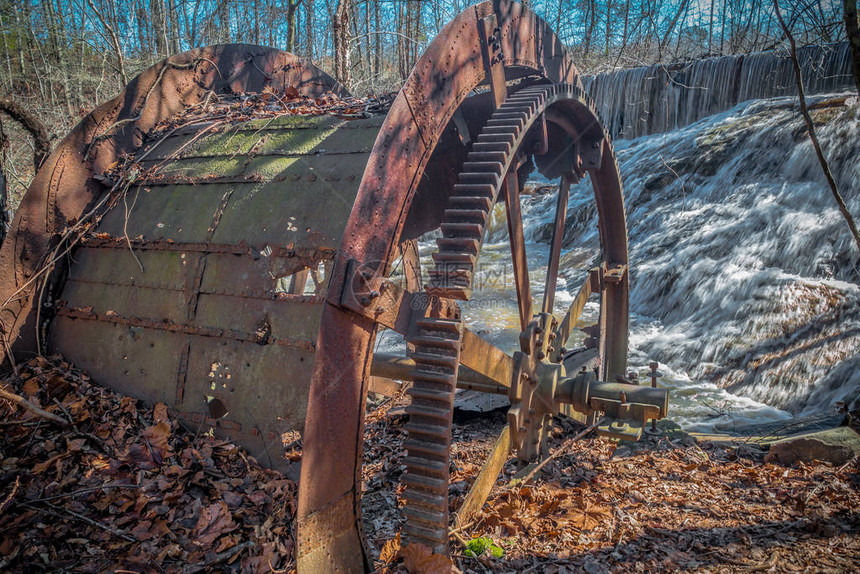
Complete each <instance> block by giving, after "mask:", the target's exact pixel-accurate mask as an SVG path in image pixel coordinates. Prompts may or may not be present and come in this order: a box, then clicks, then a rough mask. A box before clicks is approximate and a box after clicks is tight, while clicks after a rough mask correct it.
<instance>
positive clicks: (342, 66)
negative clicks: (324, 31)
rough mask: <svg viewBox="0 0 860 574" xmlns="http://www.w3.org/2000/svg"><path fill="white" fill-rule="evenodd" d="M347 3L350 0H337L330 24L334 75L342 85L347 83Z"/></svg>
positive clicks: (348, 37) (348, 38)
mask: <svg viewBox="0 0 860 574" xmlns="http://www.w3.org/2000/svg"><path fill="white" fill-rule="evenodd" d="M349 4H350V0H337V7H336V8H335V10H334V18H333V19H332V24H331V25H332V35H333V36H334V77H335V79H337V81H338V82H340V83H341V84H343V85H349V40H350V27H349V13H350V10H349Z"/></svg>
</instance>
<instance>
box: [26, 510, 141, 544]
mask: <svg viewBox="0 0 860 574" xmlns="http://www.w3.org/2000/svg"><path fill="white" fill-rule="evenodd" d="M21 506H26V507H27V508H30V509H31V510H35V511H37V512H44V513H46V514H50V515H51V516H55V517H57V518H63V515H62V514H60V513H58V512H54V511H53V510H47V509H44V508H39V507H38V506H33V505H32V504H29V503H26V502H25V503H23V504H22V505H21ZM55 508H57V510H62V511H63V512H65V513H66V514H68V515H69V516H71V517H72V518H75V519H76V520H80V521H81V522H85V523H86V524H89V525H90V526H95V527H96V528H101V529H102V530H104V531H106V532H110V533H111V534H113V535H114V536H116V537H118V538H122V539H123V540H125V541H126V542H132V543H136V542H140V540H138V539H137V538H135V537H133V536H131V535H130V534H127V533H125V532H123V531H121V530H117V529H116V528H111V527H110V526H108V525H106V524H102V523H101V522H96V521H95V520H93V519H92V518H87V517H86V516H84V515H83V514H79V513H77V512H75V511H73V510H69V509H68V508H63V507H62V506H57V507H55Z"/></svg>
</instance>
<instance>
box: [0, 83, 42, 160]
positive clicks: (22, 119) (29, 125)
mask: <svg viewBox="0 0 860 574" xmlns="http://www.w3.org/2000/svg"><path fill="white" fill-rule="evenodd" d="M0 111H2V112H6V113H7V114H9V117H11V118H12V119H13V120H15V121H16V122H18V123H19V124H21V125H22V126H24V129H26V130H27V131H28V132H30V135H31V136H33V142H34V144H35V145H34V148H35V149H34V151H33V167H34V168H35V169H36V171H38V170H39V167H41V165H42V162H44V161H45V160H46V159H48V155H50V153H51V140H50V139H48V130H46V129H45V124H43V123H42V122H41V121H39V118H37V117H36V116H34V115H33V114H31V113H30V112H28V111H27V110H25V109H24V108H23V107H22V106H21V105H20V104H18V103H16V102H13V101H12V100H10V99H9V98H0Z"/></svg>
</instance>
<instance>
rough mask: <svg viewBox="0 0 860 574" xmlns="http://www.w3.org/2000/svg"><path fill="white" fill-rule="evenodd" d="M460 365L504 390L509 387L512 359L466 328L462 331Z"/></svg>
mask: <svg viewBox="0 0 860 574" xmlns="http://www.w3.org/2000/svg"><path fill="white" fill-rule="evenodd" d="M460 364H461V365H463V366H464V367H468V368H469V369H471V370H473V371H475V372H476V373H480V374H481V375H484V376H485V377H487V378H489V379H492V380H493V382H495V383H496V384H498V385H501V386H503V387H506V388H508V387H510V386H511V377H512V376H513V373H514V360H513V358H512V357H511V356H510V355H508V354H507V353H505V352H504V351H502V350H501V349H499V348H498V347H496V346H495V345H492V344H491V343H489V342H487V341H486V340H485V339H483V338H482V337H480V336H478V335H476V334H475V333H473V332H472V331H470V330H469V329H466V328H464V329H463V343H462V348H461V349H460Z"/></svg>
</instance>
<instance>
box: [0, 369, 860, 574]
mask: <svg viewBox="0 0 860 574" xmlns="http://www.w3.org/2000/svg"><path fill="white" fill-rule="evenodd" d="M3 389H4V390H5V391H7V392H11V393H15V394H17V395H19V396H21V397H25V398H27V399H28V400H29V401H30V403H31V404H37V405H39V406H41V407H42V408H43V409H44V411H46V412H47V413H48V414H50V415H52V416H53V417H54V420H50V419H49V418H47V417H46V414H45V413H42V414H39V413H37V412H35V411H34V410H33V409H30V408H25V406H22V405H20V404H17V403H15V402H13V401H8V400H2V401H0V432H2V437H3V438H2V440H0V571H27V572H38V571H67V572H189V573H190V572H204V571H205V572H209V571H230V572H233V571H235V572H290V571H292V570H293V569H294V564H295V563H294V549H295V542H294V540H295V539H294V533H293V531H292V517H293V515H294V512H295V509H296V485H295V483H293V482H292V481H290V480H289V479H287V478H286V477H284V476H283V475H281V474H279V473H277V472H275V471H272V470H267V469H263V468H261V467H260V466H259V465H258V464H257V463H256V462H255V461H254V460H253V459H252V458H250V457H248V456H246V455H244V454H243V453H242V451H241V450H240V449H238V448H237V447H236V446H235V445H233V444H232V443H230V442H229V441H225V440H223V439H219V438H217V437H214V436H211V435H210V434H206V433H202V434H201V433H194V432H192V431H190V430H189V429H187V428H185V427H183V426H182V425H181V424H180V423H179V421H178V420H176V419H175V418H174V416H173V413H172V412H171V411H170V410H169V409H167V408H166V407H165V406H164V405H162V404H159V405H156V406H154V407H151V406H146V405H144V404H143V403H141V402H139V401H136V400H134V399H130V398H128V397H123V396H120V395H118V394H116V393H113V392H111V391H108V390H106V389H103V388H101V387H99V386H97V385H95V384H93V383H92V382H91V381H90V380H89V378H88V377H87V376H86V375H85V374H84V373H81V372H79V371H76V370H75V369H74V368H72V367H71V366H70V365H68V364H67V363H64V362H63V361H62V360H59V359H54V360H47V359H44V358H39V359H34V360H33V361H31V362H30V363H28V364H26V365H22V366H20V367H19V374H18V375H16V376H11V377H9V378H8V379H7V380H5V381H4V382H3ZM403 402H404V401H403V399H402V398H399V399H398V398H395V399H385V400H382V401H381V402H379V403H376V404H375V406H373V407H372V408H371V409H370V410H369V411H368V415H367V425H366V431H365V432H366V434H365V439H366V440H365V464H364V479H365V480H364V495H363V508H364V523H365V524H364V526H365V532H366V534H367V538H368V545H369V547H370V550H371V553H372V554H373V558H374V567H375V568H377V570H378V571H379V572H385V573H394V572H408V571H411V572H414V573H418V572H422V573H426V574H430V573H439V572H455V571H457V570H460V571H463V572H493V573H502V572H547V573H550V574H553V573H562V572H583V571H584V572H588V573H590V574H593V573H598V572H627V571H651V572H653V571H678V570H695V571H704V572H724V571H725V572H728V571H738V572H739V571H760V572H783V571H786V572H787V571H791V572H794V571H803V572H857V571H860V516H858V512H860V462H858V460H857V459H855V460H853V461H851V462H849V463H847V464H845V465H843V466H840V467H834V466H832V465H829V464H826V463H814V464H802V463H801V464H797V465H795V466H792V467H783V466H777V465H773V464H770V463H764V462H763V461H762V455H763V452H762V451H760V450H758V449H757V448H754V447H752V446H747V445H740V446H734V447H731V448H725V447H718V446H716V445H708V444H705V445H702V446H699V445H697V444H695V441H693V440H692V439H690V437H689V436H687V435H686V434H684V433H682V432H680V431H668V430H667V431H665V432H664V434H663V435H662V436H660V437H657V438H656V439H647V440H646V441H645V442H643V443H641V444H639V445H637V446H629V445H619V444H618V443H615V442H612V441H609V440H606V439H602V438H591V437H590V436H586V437H585V438H584V439H582V440H579V441H576V442H570V441H569V440H566V437H568V436H572V435H573V434H574V433H575V432H576V431H577V430H580V429H581V428H582V427H580V426H579V425H577V424H576V423H574V422H572V421H570V420H568V419H557V420H556V424H555V427H554V430H553V436H552V439H551V451H552V452H555V450H556V449H559V448H562V449H565V451H564V452H566V454H563V455H560V456H558V457H557V458H556V459H554V460H553V461H552V462H550V463H549V464H548V465H547V466H546V467H545V471H544V472H543V473H542V474H540V475H538V476H536V477H535V479H534V480H533V482H532V483H530V484H528V485H526V486H522V485H520V486H510V478H511V476H512V475H513V474H514V473H515V472H516V468H515V464H514V462H513V461H510V462H509V463H508V464H507V465H506V467H505V471H504V472H503V475H502V476H501V477H500V479H499V481H498V482H497V483H496V487H495V488H494V490H493V492H492V493H491V495H490V500H489V502H488V504H487V505H486V506H485V508H484V511H483V513H482V514H481V515H480V516H479V517H478V519H477V521H476V522H473V523H471V524H466V525H461V527H460V528H458V529H455V530H454V531H453V533H452V539H451V549H452V551H451V559H450V560H449V559H446V558H442V557H432V558H431V557H427V556H425V555H423V554H422V552H421V549H420V548H418V547H416V546H414V545H413V546H406V547H405V548H400V545H399V537H398V536H397V532H398V530H399V524H400V523H399V520H400V519H399V517H398V512H397V506H398V502H399V499H398V495H399V492H400V486H399V478H400V475H401V473H402V472H403V467H402V465H401V457H402V455H403V439H404V423H405V415H404V414H403V412H402V408H401V407H402V405H403ZM57 417H58V418H57ZM455 419H456V420H455V423H456V425H455V429H456V430H455V435H454V443H453V447H452V465H453V472H452V480H451V482H452V484H451V491H450V492H451V504H452V508H456V507H457V505H458V504H459V503H460V501H461V500H462V498H463V496H464V495H465V492H466V491H467V490H468V486H469V484H470V481H471V479H472V478H473V477H474V476H475V475H476V473H477V471H478V469H479V468H480V466H481V464H482V462H483V458H484V456H485V455H486V453H487V452H488V451H489V449H490V446H491V445H492V443H493V441H494V439H495V436H496V434H497V433H498V432H499V431H500V430H501V428H502V427H503V425H504V415H503V414H502V413H499V412H493V413H486V414H481V415H469V414H463V413H458V414H457V416H456V417H455ZM60 420H62V421H69V422H68V423H67V424H60ZM294 454H295V456H298V455H299V454H300V453H294ZM480 546H486V547H488V550H487V553H486V554H485V555H484V556H481V557H474V556H468V554H474V552H475V551H477V550H478V549H479V547H480ZM493 552H495V554H502V555H501V556H499V557H492V556H490V555H489V554H492V553H493Z"/></svg>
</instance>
